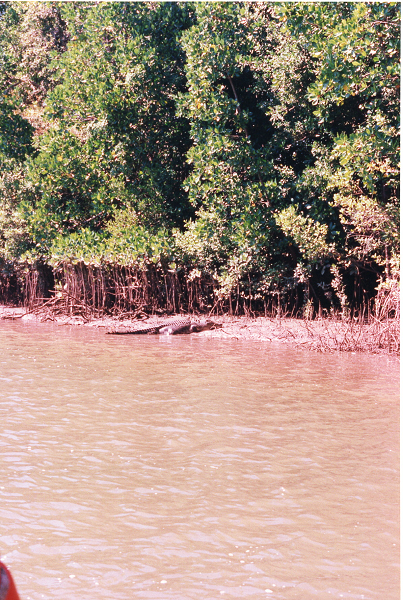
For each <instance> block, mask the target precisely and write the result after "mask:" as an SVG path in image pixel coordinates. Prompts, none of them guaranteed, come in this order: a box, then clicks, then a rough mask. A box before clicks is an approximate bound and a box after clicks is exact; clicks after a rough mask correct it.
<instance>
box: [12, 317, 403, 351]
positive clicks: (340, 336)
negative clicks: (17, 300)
mask: <svg viewBox="0 0 403 600" xmlns="http://www.w3.org/2000/svg"><path fill="white" fill-rule="evenodd" d="M178 317H179V315H178V316H177V317H176V318H178ZM181 318H183V315H182V316H181ZM174 319H175V316H174V315H171V316H169V317H166V316H159V317H158V316H152V317H145V318H142V319H130V318H124V319H122V318H120V319H118V318H114V317H110V316H103V317H94V316H92V315H72V316H69V315H63V314H55V313H54V312H52V311H50V310H46V307H44V308H38V309H36V310H33V311H27V310H26V309H24V308H22V307H8V306H0V321H1V320H21V321H22V322H36V323H44V322H53V323H55V324H56V325H59V326H80V327H96V328H100V329H104V330H105V332H107V331H109V330H114V329H119V330H125V329H133V327H134V326H135V325H140V326H141V327H143V326H144V327H146V326H147V325H148V324H150V323H151V324H159V323H162V322H165V321H167V320H168V321H170V320H174ZM195 319H197V317H195ZM212 320H213V321H214V322H215V323H216V324H217V328H216V329H212V330H209V331H202V332H200V333H196V334H193V335H198V336H203V337H208V338H223V339H236V340H242V339H247V340H257V341H261V342H276V343H282V344H287V345H290V346H293V347H297V348H305V349H308V350H315V351H319V352H340V351H341V352H343V351H344V352H366V353H371V354H393V355H399V353H400V328H399V325H400V324H399V321H398V320H396V319H389V320H386V321H384V322H380V321H378V320H376V319H371V320H370V322H366V323H363V322H359V321H354V320H345V321H343V320H336V319H316V320H314V321H311V320H310V321H308V320H303V319H291V318H280V319H276V318H269V317H256V318H250V317H231V316H226V315H224V316H219V317H213V318H212Z"/></svg>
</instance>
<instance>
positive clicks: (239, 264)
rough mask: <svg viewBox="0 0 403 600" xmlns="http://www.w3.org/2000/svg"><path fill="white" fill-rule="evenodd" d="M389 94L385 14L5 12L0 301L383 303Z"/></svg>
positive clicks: (196, 9)
mask: <svg viewBox="0 0 403 600" xmlns="http://www.w3.org/2000/svg"><path fill="white" fill-rule="evenodd" d="M399 86H400V3H398V2H371V3H369V2H335V3H330V2H309V3H306V2H284V3H281V2H280V3H278V2H261V1H257V2H212V3H210V2H196V3H193V2H95V1H94V2H92V1H87V2H74V1H73V2H18V1H16V2H15V1H11V2H0V91H1V99H0V104H1V112H0V164H1V170H0V295H1V299H2V301H3V302H26V303H27V302H28V303H29V302H31V303H32V302H34V301H41V300H40V299H41V298H42V299H43V298H48V297H51V296H52V295H53V296H55V295H57V294H63V293H70V294H73V291H74V295H75V297H79V298H81V300H82V301H84V300H85V302H86V303H87V304H88V305H90V306H93V307H94V308H95V309H97V310H104V311H111V312H114V311H115V312H116V311H122V310H124V311H134V312H136V311H137V312H138V311H141V310H143V311H146V312H150V311H151V312H153V311H170V310H171V311H178V312H180V311H200V312H214V311H215V312H220V311H229V312H230V313H231V312H235V313H239V314H280V313H283V314H284V313H288V314H293V315H298V316H305V317H312V316H315V315H318V314H329V315H331V314H334V315H336V314H338V315H339V314H341V315H344V316H347V315H349V316H352V315H354V314H357V313H359V312H361V313H365V311H371V310H373V309H374V307H375V306H378V304H379V298H380V297H382V298H389V296H390V294H394V296H393V297H395V298H397V286H398V272H399V161H400V154H399V117H400V87H399ZM94 281H97V282H98V284H97V286H95V287H96V291H95V287H94V285H95V284H94ZM91 282H92V283H91ZM99 282H101V283H99ZM69 286H70V287H69ZM73 288H74V290H73ZM66 290H67V291H66ZM139 290H142V292H141V293H140V291H139ZM388 294H389V295H388ZM377 302H378V304H377ZM393 306H394V305H393ZM396 310H397V309H396V307H395V308H393V309H391V311H392V312H393V311H396Z"/></svg>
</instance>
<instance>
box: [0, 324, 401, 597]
mask: <svg viewBox="0 0 403 600" xmlns="http://www.w3.org/2000/svg"><path fill="white" fill-rule="evenodd" d="M398 374H399V365H398V362H397V359H395V358H388V357H376V356H365V355H359V354H350V355H349V354H344V355H343V354H334V355H323V354H317V353H313V352H305V351H301V350H293V349H290V348H285V347H282V346H280V345H273V344H270V343H261V342H251V341H242V340H222V339H208V338H205V337H201V336H198V335H197V334H194V335H190V336H169V337H168V336H107V335H105V334H104V332H103V331H100V330H92V329H91V328H68V327H57V326H54V325H40V326H38V325H33V324H22V323H12V322H2V323H0V415H1V428H0V467H1V471H0V473H1V474H0V554H1V556H2V558H3V560H4V562H6V564H7V565H8V566H9V567H10V568H11V570H12V573H13V574H14V578H15V580H16V583H17V587H18V590H19V593H20V596H21V600H40V599H46V600H54V599H63V600H72V599H74V598H80V600H99V599H101V598H102V599H105V600H106V599H108V600H109V599H116V600H133V599H136V600H137V599H138V600H140V599H145V600H147V599H153V600H218V599H221V598H223V599H224V600H225V598H228V599H229V598H231V599H236V600H240V599H243V598H248V599H251V600H263V599H267V598H270V599H273V600H305V599H307V600H316V599H319V600H325V599H333V598H334V599H335V598H343V599H345V600H353V599H354V600H355V599H363V600H398V598H399V476H398V472H399V471H398V470H399V390H398Z"/></svg>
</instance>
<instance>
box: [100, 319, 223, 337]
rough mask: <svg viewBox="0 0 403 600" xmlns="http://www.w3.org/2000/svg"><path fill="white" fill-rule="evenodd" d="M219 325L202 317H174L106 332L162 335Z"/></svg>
mask: <svg viewBox="0 0 403 600" xmlns="http://www.w3.org/2000/svg"><path fill="white" fill-rule="evenodd" d="M216 327H221V325H219V324H218V323H214V321H210V320H208V319H202V320H200V321H191V319H176V320H174V321H163V322H162V323H158V324H149V325H148V326H146V327H144V326H143V327H136V328H135V329H120V330H119V329H114V330H112V331H107V332H106V333H109V334H114V335H126V334H129V333H131V334H146V335H151V334H162V335H175V334H179V333H196V332H199V331H206V330H208V329H215V328H216Z"/></svg>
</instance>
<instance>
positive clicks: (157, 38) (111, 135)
mask: <svg viewBox="0 0 403 600" xmlns="http://www.w3.org/2000/svg"><path fill="white" fill-rule="evenodd" d="M84 9H85V10H84ZM62 14H63V17H64V18H65V20H66V22H67V23H68V27H69V30H70V34H71V40H70V42H69V44H68V50H67V52H66V53H65V54H64V55H63V57H62V58H60V59H59V60H58V63H57V65H58V75H59V76H60V78H62V79H63V83H61V84H60V85H59V86H57V87H56V88H55V89H54V90H53V92H51V93H50V94H49V95H48V97H47V103H46V104H47V106H46V116H47V118H48V119H49V122H50V124H51V129H50V130H49V133H48V134H45V135H44V136H42V137H41V139H40V141H39V144H38V146H39V148H38V149H39V153H38V156H37V157H36V158H35V159H33V160H32V161H31V164H30V170H29V174H30V178H31V181H32V184H33V185H34V186H35V190H36V194H37V199H36V206H35V212H36V216H35V218H34V220H33V221H32V229H33V235H39V236H43V232H44V231H46V233H47V235H52V234H57V233H60V232H61V231H62V230H67V231H78V230H79V229H80V228H82V227H84V228H85V227H90V228H92V229H94V230H96V231H97V230H99V229H101V228H103V227H104V226H105V225H106V223H107V222H108V221H109V219H111V218H112V215H113V212H114V210H115V208H117V207H120V208H124V207H128V208H129V207H130V208H133V209H134V210H136V212H137V215H138V218H139V221H141V223H142V224H143V225H144V226H146V227H148V228H149V229H151V230H154V229H158V228H159V227H160V226H161V224H164V225H167V226H168V227H169V226H170V225H172V224H174V223H175V224H180V223H181V222H182V220H183V218H184V216H186V215H188V214H189V212H186V211H187V201H186V197H185V193H184V191H183V190H182V188H181V182H182V179H183V175H182V173H183V170H184V169H183V153H184V152H185V151H186V150H187V147H188V141H187V140H188V137H187V130H188V126H187V123H186V122H185V121H184V120H183V119H182V120H181V119H177V117H176V115H175V104H174V100H173V97H174V95H175V94H176V93H177V91H178V90H179V89H181V87H183V85H184V79H183V73H182V70H181V68H182V67H181V56H180V51H179V49H178V46H177V43H176V41H175V40H176V37H177V36H178V33H179V32H180V30H181V28H183V27H185V26H186V23H187V20H188V18H189V17H188V10H187V9H186V7H185V8H182V7H181V6H180V5H165V4H158V5H155V6H154V5H153V6H148V5H146V4H138V3H134V4H130V3H123V4H120V3H117V4H114V3H111V4H105V3H101V4H94V5H91V6H85V7H82V6H81V5H80V3H69V4H66V5H63V6H62ZM35 232H37V233H35Z"/></svg>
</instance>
